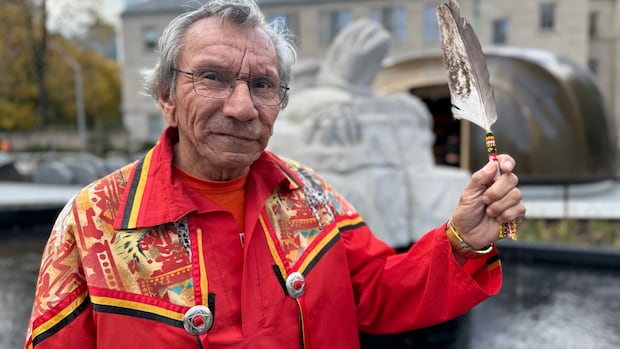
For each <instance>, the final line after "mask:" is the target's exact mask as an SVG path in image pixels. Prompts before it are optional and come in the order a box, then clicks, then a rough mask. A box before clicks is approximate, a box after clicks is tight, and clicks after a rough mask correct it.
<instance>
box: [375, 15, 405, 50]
mask: <svg viewBox="0 0 620 349" xmlns="http://www.w3.org/2000/svg"><path fill="white" fill-rule="evenodd" d="M370 18H371V19H372V20H374V21H376V22H378V23H381V25H383V27H384V28H385V29H387V30H388V31H389V32H390V33H392V37H393V38H394V40H395V41H396V42H398V43H404V42H405V40H406V33H407V28H406V22H407V21H406V14H405V8H404V7H403V6H397V7H383V8H373V9H372V10H371V12H370Z"/></svg>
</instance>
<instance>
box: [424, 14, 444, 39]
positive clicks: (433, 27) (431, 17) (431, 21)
mask: <svg viewBox="0 0 620 349" xmlns="http://www.w3.org/2000/svg"><path fill="white" fill-rule="evenodd" d="M436 10H437V6H435V5H426V7H425V8H424V41H425V42H428V43H432V42H439V40H440V39H441V36H440V34H439V24H438V23H437V15H436V13H435V11H436Z"/></svg>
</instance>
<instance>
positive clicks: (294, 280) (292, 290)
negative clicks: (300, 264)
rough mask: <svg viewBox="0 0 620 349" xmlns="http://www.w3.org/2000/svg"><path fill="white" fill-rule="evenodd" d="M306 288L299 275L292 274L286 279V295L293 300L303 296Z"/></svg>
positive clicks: (301, 276)
mask: <svg viewBox="0 0 620 349" xmlns="http://www.w3.org/2000/svg"><path fill="white" fill-rule="evenodd" d="M305 287H306V279H304V276H303V275H301V273H298V272H294V273H291V275H289V276H288V278H286V290H287V291H288V295H289V296H291V297H293V298H299V297H301V296H302V295H303V294H304V289H305Z"/></svg>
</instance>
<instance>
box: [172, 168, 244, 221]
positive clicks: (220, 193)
mask: <svg viewBox="0 0 620 349" xmlns="http://www.w3.org/2000/svg"><path fill="white" fill-rule="evenodd" d="M173 175H174V176H176V177H177V178H179V179H180V180H181V182H183V184H185V185H186V186H188V187H190V188H192V189H194V190H196V191H198V192H199V193H201V194H202V195H204V196H205V197H207V198H208V199H210V200H212V201H213V202H215V203H216V204H218V205H220V206H221V207H222V208H223V209H225V210H226V211H228V212H230V213H231V214H232V215H233V217H234V218H235V222H236V223H237V227H238V228H239V231H240V232H243V231H244V228H245V182H246V179H247V177H248V174H247V173H246V174H244V175H243V176H241V177H239V178H235V179H233V180H231V181H210V180H207V179H202V178H198V177H194V176H192V175H190V174H189V173H187V172H185V171H183V170H181V169H180V168H178V167H176V166H174V168H173Z"/></svg>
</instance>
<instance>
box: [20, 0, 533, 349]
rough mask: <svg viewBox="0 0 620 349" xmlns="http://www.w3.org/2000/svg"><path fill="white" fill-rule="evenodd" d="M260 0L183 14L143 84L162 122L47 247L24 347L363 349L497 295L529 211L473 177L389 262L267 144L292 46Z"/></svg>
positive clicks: (321, 184) (506, 192) (343, 206)
mask: <svg viewBox="0 0 620 349" xmlns="http://www.w3.org/2000/svg"><path fill="white" fill-rule="evenodd" d="M279 30H281V28H272V27H270V26H268V25H267V24H266V23H265V21H264V17H263V15H262V14H261V12H260V10H259V8H258V6H257V5H256V4H255V3H254V2H253V1H252V0H234V1H230V0H213V1H208V2H207V3H206V4H205V5H203V6H202V7H201V8H199V9H197V10H195V11H191V12H187V13H184V14H182V15H180V16H179V17H177V18H176V19H174V20H173V21H172V22H171V23H170V25H169V26H168V28H167V29H166V30H165V31H164V33H163V35H162V38H161V40H160V49H161V56H160V58H159V61H158V63H157V65H156V67H155V68H154V70H153V71H152V72H151V73H150V74H149V75H148V76H147V83H146V87H147V90H148V91H149V92H150V93H151V94H152V95H153V96H154V97H155V98H156V99H157V102H158V103H159V107H160V109H161V112H162V114H163V116H164V118H165V119H166V121H167V123H168V125H169V127H168V128H167V129H166V130H165V131H164V133H163V134H162V136H161V138H160V140H159V142H158V143H157V145H155V147H154V148H153V149H151V150H150V151H149V152H148V154H147V155H146V156H145V157H144V158H143V159H141V160H139V161H137V162H135V163H132V164H130V165H128V166H126V167H124V168H122V169H120V170H118V171H116V172H114V173H112V174H110V175H108V176H106V177H104V178H102V179H100V180H97V181H95V182H94V183H92V184H91V185H89V186H87V187H85V188H84V189H83V190H82V191H81V192H80V193H79V194H78V195H77V196H76V197H75V198H74V199H73V200H71V202H69V203H68V204H67V206H66V207H65V209H64V210H63V211H62V212H61V214H60V215H59V217H58V219H57V221H56V223H55V225H54V227H53V231H52V233H51V236H50V239H49V242H48V244H47V246H46V248H45V251H44V255H43V260H42V265H41V270H40V274H39V281H38V283H37V288H36V296H35V301H34V308H33V312H32V316H31V320H30V324H29V329H28V335H27V340H26V347H36V348H61V347H62V348H66V347H74V348H136V347H148V348H287V349H292V348H306V349H308V348H314V349H319V348H356V347H359V345H360V344H359V336H358V333H359V331H360V330H362V331H366V332H371V333H394V332H399V331H405V330H408V329H413V328H419V327H423V326H429V325H432V324H435V323H438V322H442V321H445V320H448V319H450V318H453V317H455V316H458V315H459V314H462V313H464V312H466V311H467V310H469V309H471V308H472V307H473V306H474V305H476V304H478V303H479V302H481V301H482V300H484V299H485V298H487V297H489V296H491V295H493V294H495V293H497V292H498V290H499V288H500V285H501V267H500V265H499V259H498V255H497V250H496V247H495V245H494V244H493V242H494V241H496V240H497V239H498V229H499V224H500V223H501V222H506V221H509V220H512V219H517V220H518V219H521V218H522V217H523V216H524V214H525V208H524V206H523V205H522V204H521V199H520V197H521V194H520V191H519V190H518V189H517V188H516V185H517V177H516V176H515V175H514V174H513V173H512V172H511V171H512V169H513V167H514V165H515V164H514V161H513V160H512V158H511V157H509V156H507V155H501V156H500V157H499V164H500V166H501V170H502V175H501V176H499V177H498V178H494V177H495V172H496V168H495V164H493V163H490V164H488V165H487V166H485V167H484V168H483V169H481V170H479V171H477V172H475V173H473V175H472V178H471V182H470V183H469V185H468V187H467V188H466V189H465V191H464V192H463V193H462V195H461V200H460V203H459V205H458V207H457V208H456V210H455V212H454V214H453V215H452V218H451V219H450V220H449V221H448V222H447V223H446V224H444V225H442V226H440V227H438V228H436V229H434V230H432V231H430V232H428V233H427V234H425V236H424V237H423V238H422V239H420V241H418V242H417V243H416V244H415V245H414V246H413V248H412V249H411V250H410V251H408V252H407V253H403V254H398V255H397V254H395V253H394V251H393V250H392V249H391V248H390V247H388V246H387V245H386V244H384V243H383V242H381V241H379V240H378V239H377V238H375V237H374V236H373V234H372V233H371V231H370V230H369V228H368V227H367V226H366V225H365V223H364V220H363V218H362V217H360V216H359V215H358V214H357V213H356V211H355V210H354V209H353V207H351V205H349V204H348V203H347V201H345V199H344V198H342V197H341V196H340V195H338V193H337V192H335V191H334V190H333V189H332V188H331V187H330V186H329V185H328V184H327V183H325V181H324V180H322V178H321V177H320V176H319V175H318V174H316V173H314V172H313V171H312V170H311V169H309V168H305V167H303V166H302V165H300V164H298V163H296V162H293V161H290V160H287V159H283V158H280V157H278V156H277V155H275V154H272V153H270V152H268V151H266V150H265V147H266V146H267V142H268V141H269V138H270V136H271V134H272V128H273V124H274V122H275V120H276V118H277V115H278V112H279V111H280V108H283V107H284V105H285V104H286V101H287V90H288V87H287V86H288V82H289V79H290V77H291V69H292V66H293V63H294V60H295V57H296V55H295V50H294V48H293V46H292V45H291V43H290V41H289V40H288V37H287V35H286V33H284V32H280V31H279Z"/></svg>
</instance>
